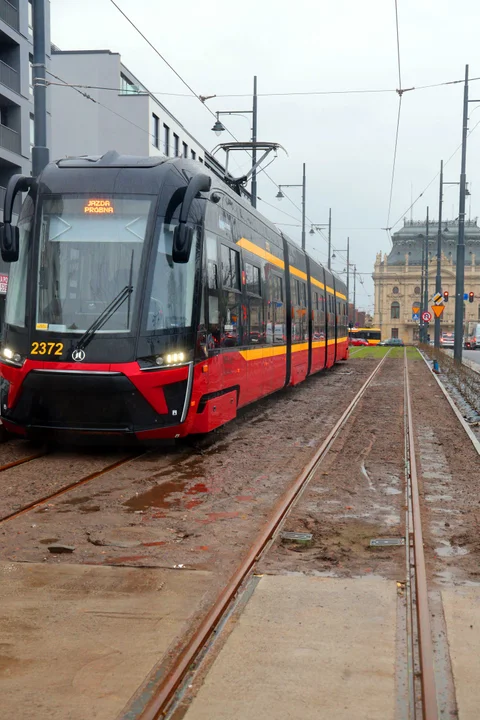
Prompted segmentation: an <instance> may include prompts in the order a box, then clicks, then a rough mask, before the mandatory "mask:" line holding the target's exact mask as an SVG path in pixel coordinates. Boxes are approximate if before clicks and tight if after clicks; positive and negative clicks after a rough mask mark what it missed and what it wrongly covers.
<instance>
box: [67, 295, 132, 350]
mask: <svg viewBox="0 0 480 720" xmlns="http://www.w3.org/2000/svg"><path fill="white" fill-rule="evenodd" d="M132 292H133V285H126V286H125V287H124V288H123V290H120V292H119V293H118V295H116V296H115V297H114V298H113V300H112V302H111V303H109V304H108V305H107V307H106V308H105V310H104V311H103V312H101V313H100V315H99V316H98V317H97V319H96V320H94V321H93V323H92V324H91V325H90V327H89V328H87V330H85V332H84V333H83V335H82V337H81V338H80V339H79V341H78V342H77V344H76V345H75V350H82V349H84V348H86V347H87V345H88V343H89V342H90V341H91V340H92V338H93V336H94V335H95V333H96V332H98V330H100V328H101V327H103V326H104V325H105V323H106V322H108V320H110V318H111V317H112V315H114V313H116V311H117V310H118V308H119V307H120V306H121V305H123V303H124V302H125V300H126V299H127V298H129V297H130V295H131V294H132Z"/></svg>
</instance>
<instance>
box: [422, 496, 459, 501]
mask: <svg viewBox="0 0 480 720" xmlns="http://www.w3.org/2000/svg"><path fill="white" fill-rule="evenodd" d="M425 500H426V501H427V502H437V501H438V500H445V501H446V502H450V500H453V498H452V496H451V495H425Z"/></svg>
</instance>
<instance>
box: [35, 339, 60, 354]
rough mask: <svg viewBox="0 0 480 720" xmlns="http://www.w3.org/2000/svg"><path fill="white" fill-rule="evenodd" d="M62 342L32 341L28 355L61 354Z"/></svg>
mask: <svg viewBox="0 0 480 720" xmlns="http://www.w3.org/2000/svg"><path fill="white" fill-rule="evenodd" d="M62 354H63V343H60V342H34V343H32V349H31V350H30V355H62Z"/></svg>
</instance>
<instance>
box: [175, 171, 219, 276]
mask: <svg viewBox="0 0 480 720" xmlns="http://www.w3.org/2000/svg"><path fill="white" fill-rule="evenodd" d="M211 185H212V179H211V177H209V176H208V175H204V174H203V173H199V174H198V175H194V176H193V177H192V178H191V179H190V182H189V183H188V185H187V189H186V191H185V197H184V198H183V202H182V207H181V208H180V218H179V222H178V225H177V227H176V228H175V232H174V234H173V248H172V258H173V262H176V263H186V262H188V260H189V257H190V250H191V249H192V241H193V233H194V232H195V230H194V228H193V227H188V225H187V219H188V214H189V212H190V208H191V207H192V203H193V200H194V198H196V197H197V195H198V193H200V192H208V191H209V190H210V187H211Z"/></svg>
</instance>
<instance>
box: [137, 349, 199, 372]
mask: <svg viewBox="0 0 480 720" xmlns="http://www.w3.org/2000/svg"><path fill="white" fill-rule="evenodd" d="M191 359H192V358H191V353H188V352H185V351H184V350H176V351H169V352H166V353H165V354H163V355H151V356H150V357H145V358H139V359H138V360H137V362H138V364H139V365H140V368H141V369H142V370H159V369H160V368H162V369H166V368H170V367H178V366H179V365H185V363H188V362H190V360H191Z"/></svg>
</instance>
